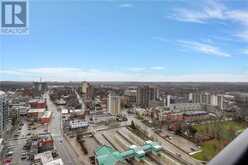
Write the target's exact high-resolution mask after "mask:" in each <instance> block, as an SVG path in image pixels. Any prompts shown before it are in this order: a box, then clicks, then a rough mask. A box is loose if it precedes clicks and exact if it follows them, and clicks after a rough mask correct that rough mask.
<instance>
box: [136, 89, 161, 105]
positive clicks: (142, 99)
mask: <svg viewBox="0 0 248 165" xmlns="http://www.w3.org/2000/svg"><path fill="white" fill-rule="evenodd" d="M158 97H159V88H158V87H155V86H149V85H145V86H142V87H138V89H137V104H138V105H139V106H141V107H143V108H147V107H149V106H150V101H155V100H157V99H158Z"/></svg>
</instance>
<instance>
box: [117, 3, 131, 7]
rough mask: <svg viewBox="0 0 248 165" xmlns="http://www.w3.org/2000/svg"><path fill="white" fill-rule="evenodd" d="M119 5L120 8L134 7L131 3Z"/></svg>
mask: <svg viewBox="0 0 248 165" xmlns="http://www.w3.org/2000/svg"><path fill="white" fill-rule="evenodd" d="M119 7H121V8H131V7H134V5H133V4H131V3H123V4H120V5H119Z"/></svg>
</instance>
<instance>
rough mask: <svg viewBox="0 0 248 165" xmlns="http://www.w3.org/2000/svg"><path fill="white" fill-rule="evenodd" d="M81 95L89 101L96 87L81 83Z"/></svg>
mask: <svg viewBox="0 0 248 165" xmlns="http://www.w3.org/2000/svg"><path fill="white" fill-rule="evenodd" d="M81 93H82V94H83V95H84V96H85V97H86V98H88V99H92V98H93V95H94V87H93V86H92V85H91V84H90V83H89V82H86V81H84V82H82V83H81Z"/></svg>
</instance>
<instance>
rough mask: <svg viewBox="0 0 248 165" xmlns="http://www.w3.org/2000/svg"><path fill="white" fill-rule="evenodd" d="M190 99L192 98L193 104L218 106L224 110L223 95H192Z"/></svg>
mask: <svg viewBox="0 0 248 165" xmlns="http://www.w3.org/2000/svg"><path fill="white" fill-rule="evenodd" d="M189 97H192V102H193V103H200V104H203V105H212V106H218V107H219V108H220V109H223V102H224V98H223V95H215V94H210V93H190V94H189ZM189 101H190V99H189Z"/></svg>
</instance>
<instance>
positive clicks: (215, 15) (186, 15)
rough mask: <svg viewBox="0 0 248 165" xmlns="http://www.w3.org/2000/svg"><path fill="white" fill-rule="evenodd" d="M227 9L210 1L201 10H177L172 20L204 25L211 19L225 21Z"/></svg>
mask: <svg viewBox="0 0 248 165" xmlns="http://www.w3.org/2000/svg"><path fill="white" fill-rule="evenodd" d="M225 9H226V8H225V6H223V5H221V4H219V3H216V2H215V1H208V2H207V3H206V4H205V3H204V7H202V8H201V9H200V10H192V9H185V8H180V9H175V11H174V15H172V18H175V19H177V20H179V21H185V22H195V23H204V22H206V21H207V20H209V19H225V13H224V11H225Z"/></svg>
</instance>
